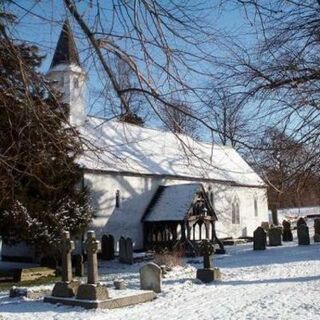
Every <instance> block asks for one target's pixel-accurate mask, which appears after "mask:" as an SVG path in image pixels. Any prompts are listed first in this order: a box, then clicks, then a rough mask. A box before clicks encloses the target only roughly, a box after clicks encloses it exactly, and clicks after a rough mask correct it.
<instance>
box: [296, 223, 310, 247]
mask: <svg viewBox="0 0 320 320" xmlns="http://www.w3.org/2000/svg"><path fill="white" fill-rule="evenodd" d="M297 233H298V244H299V245H303V246H307V245H309V244H310V236H309V228H308V226H307V225H306V224H300V225H299V226H298V230H297Z"/></svg>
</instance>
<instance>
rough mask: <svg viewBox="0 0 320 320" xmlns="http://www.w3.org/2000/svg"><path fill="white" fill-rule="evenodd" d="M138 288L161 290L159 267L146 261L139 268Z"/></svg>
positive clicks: (157, 291)
mask: <svg viewBox="0 0 320 320" xmlns="http://www.w3.org/2000/svg"><path fill="white" fill-rule="evenodd" d="M139 272H140V289H141V290H153V291H154V292H156V293H159V292H161V280H162V277H161V276H162V271H161V268H160V267H159V266H158V265H157V264H155V263H153V262H150V263H147V264H146V265H144V266H143V267H142V268H140V270H139Z"/></svg>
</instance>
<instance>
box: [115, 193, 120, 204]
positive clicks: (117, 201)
mask: <svg viewBox="0 0 320 320" xmlns="http://www.w3.org/2000/svg"><path fill="white" fill-rule="evenodd" d="M116 208H120V191H119V190H117V191H116Z"/></svg>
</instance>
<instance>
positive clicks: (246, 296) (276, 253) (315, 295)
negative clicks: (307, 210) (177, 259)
mask: <svg viewBox="0 0 320 320" xmlns="http://www.w3.org/2000/svg"><path fill="white" fill-rule="evenodd" d="M227 250H228V254H226V255H219V256H218V255H217V256H215V258H214V264H215V266H218V267H220V268H221V271H222V277H223V280H222V281H221V282H219V283H218V282H216V283H213V284H209V285H205V284H202V283H199V282H198V281H197V280H195V273H196V268H199V267H201V265H202V261H201V259H198V258H197V259H186V265H185V266H183V267H182V266H181V267H175V268H174V269H173V270H172V271H171V272H169V273H168V274H167V276H166V278H165V279H164V280H163V292H162V293H160V294H159V295H158V297H157V299H156V300H154V301H152V302H149V303H144V304H140V305H136V306H132V307H127V308H122V309H114V310H97V311H92V310H83V309H81V308H74V307H66V306H55V305H51V304H46V303H43V302H42V301H39V300H38V301H34V300H33V301H32V300H26V299H10V298H8V297H7V296H6V294H5V293H4V292H2V293H1V294H0V314H1V315H3V316H4V319H34V320H37V319H41V320H43V319H45V320H50V319H54V320H58V319H86V320H89V319H97V320H100V319H108V320H114V319H117V320H121V319H125V320H135V319H137V320H143V319H148V320H151V319H154V320H155V319H159V320H160V319H165V320H169V319H170V320H171V319H184V320H191V319H192V320H193V319H199V320H205V319H208V320H209V319H210V320H212V319H290V320H291V319H299V320H301V319H320V260H319V257H320V244H311V245H310V246H297V243H296V242H292V243H285V244H284V245H283V246H281V247H273V248H270V247H269V248H268V249H267V250H266V251H253V250H252V244H245V245H238V246H235V247H228V248H227ZM139 267H141V264H135V265H133V266H126V265H121V264H118V263H117V262H107V263H102V264H101V266H100V273H101V274H103V275H102V277H101V279H102V282H104V283H106V284H107V285H108V286H111V285H112V281H113V280H114V279H115V278H123V279H125V280H126V281H128V283H129V288H130V289H135V288H138V287H139V274H138V270H139ZM130 289H129V290H130ZM110 293H111V295H114V291H113V290H112V289H111V290H110Z"/></svg>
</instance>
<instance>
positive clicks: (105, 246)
mask: <svg viewBox="0 0 320 320" xmlns="http://www.w3.org/2000/svg"><path fill="white" fill-rule="evenodd" d="M101 259H103V260H113V259H114V238H113V236H112V235H111V234H108V235H107V234H105V235H103V236H102V238H101Z"/></svg>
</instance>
